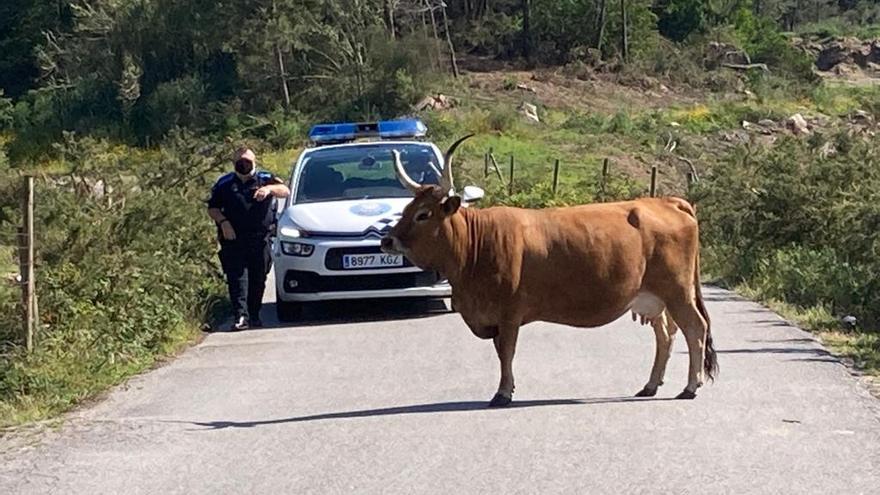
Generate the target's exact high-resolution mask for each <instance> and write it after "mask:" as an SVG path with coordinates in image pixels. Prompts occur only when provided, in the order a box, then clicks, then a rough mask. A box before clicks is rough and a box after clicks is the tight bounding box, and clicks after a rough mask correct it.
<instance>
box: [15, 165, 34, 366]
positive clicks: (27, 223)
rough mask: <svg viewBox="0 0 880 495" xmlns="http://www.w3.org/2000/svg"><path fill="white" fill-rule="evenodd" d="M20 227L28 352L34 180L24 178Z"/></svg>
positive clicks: (31, 331)
mask: <svg viewBox="0 0 880 495" xmlns="http://www.w3.org/2000/svg"><path fill="white" fill-rule="evenodd" d="M21 211H22V217H23V218H22V219H23V221H22V226H21V235H20V236H19V271H20V273H21V306H22V310H23V313H24V314H23V316H24V318H23V319H22V326H23V333H24V336H23V337H24V339H23V340H24V344H25V348H26V349H27V350H28V352H30V351H32V350H33V348H34V327H35V326H36V325H35V322H36V300H35V299H36V298H35V280H34V178H33V177H31V176H27V177H25V178H24V189H23V194H22V197H21Z"/></svg>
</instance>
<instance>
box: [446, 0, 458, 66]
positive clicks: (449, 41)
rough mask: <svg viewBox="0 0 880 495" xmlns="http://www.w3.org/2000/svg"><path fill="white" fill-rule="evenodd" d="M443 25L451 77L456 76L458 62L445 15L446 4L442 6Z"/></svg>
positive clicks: (447, 18)
mask: <svg viewBox="0 0 880 495" xmlns="http://www.w3.org/2000/svg"><path fill="white" fill-rule="evenodd" d="M443 27H444V28H445V29H446V43H447V44H448V45H449V63H450V65H451V66H452V77H455V78H457V77H458V76H459V73H458V62H457V61H456V60H455V47H454V46H453V45H452V36H451V35H450V33H449V17H447V16H446V6H444V7H443Z"/></svg>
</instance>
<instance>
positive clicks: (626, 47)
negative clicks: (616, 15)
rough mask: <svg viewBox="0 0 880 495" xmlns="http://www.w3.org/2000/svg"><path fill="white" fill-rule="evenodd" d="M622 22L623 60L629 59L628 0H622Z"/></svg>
mask: <svg viewBox="0 0 880 495" xmlns="http://www.w3.org/2000/svg"><path fill="white" fill-rule="evenodd" d="M620 22H621V26H622V28H621V45H622V46H621V51H622V53H623V61H624V63H625V62H628V61H629V36H628V34H629V33H627V27H626V24H627V20H626V0H620Z"/></svg>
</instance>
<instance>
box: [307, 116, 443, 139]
mask: <svg viewBox="0 0 880 495" xmlns="http://www.w3.org/2000/svg"><path fill="white" fill-rule="evenodd" d="M427 132H428V127H427V126H425V124H424V122H422V121H421V120H418V119H406V120H383V121H380V122H364V123H350V122H346V123H339V124H318V125H316V126H314V127H312V130H311V131H309V139H311V140H312V141H313V142H314V143H315V144H318V145H321V144H332V143H345V142H348V141H354V140H355V139H357V138H366V137H378V138H381V139H401V138H417V137H424V136H425V134H427Z"/></svg>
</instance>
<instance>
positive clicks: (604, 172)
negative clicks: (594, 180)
mask: <svg viewBox="0 0 880 495" xmlns="http://www.w3.org/2000/svg"><path fill="white" fill-rule="evenodd" d="M608 167H609V163H608V157H607V156H606V157H605V159H604V160H602V182H600V183H599V191H600V192H601V193H602V200H603V201H604V200H605V186H606V185H607V184H608V170H609V168H608Z"/></svg>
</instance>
